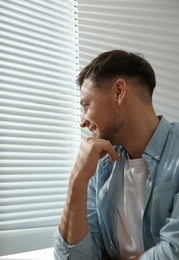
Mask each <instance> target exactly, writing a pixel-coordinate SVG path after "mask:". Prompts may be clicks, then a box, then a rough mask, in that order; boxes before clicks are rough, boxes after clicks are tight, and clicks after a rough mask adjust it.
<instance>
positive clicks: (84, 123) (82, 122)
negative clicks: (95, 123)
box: [80, 115, 89, 128]
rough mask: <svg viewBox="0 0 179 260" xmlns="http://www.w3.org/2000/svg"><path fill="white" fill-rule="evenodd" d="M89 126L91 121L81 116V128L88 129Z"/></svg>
mask: <svg viewBox="0 0 179 260" xmlns="http://www.w3.org/2000/svg"><path fill="white" fill-rule="evenodd" d="M88 126H89V121H88V119H86V118H85V116H84V115H82V116H81V122H80V127H81V128H84V127H88Z"/></svg>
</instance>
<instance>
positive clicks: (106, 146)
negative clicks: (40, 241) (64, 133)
mask: <svg viewBox="0 0 179 260" xmlns="http://www.w3.org/2000/svg"><path fill="white" fill-rule="evenodd" d="M107 153H109V154H110V157H111V160H112V161H115V160H118V155H117V153H116V151H115V150H114V148H113V147H112V145H111V143H110V142H109V141H106V140H102V139H94V138H85V139H83V141H82V143H81V146H80V149H79V153H78V156H77V160H76V162H75V165H74V168H73V170H72V173H71V177H70V182H69V191H68V197H67V201H66V205H65V208H64V211H63V214H62V217H61V222H60V224H59V230H60V232H61V235H62V236H63V239H64V240H65V241H66V243H67V244H68V245H77V244H78V243H80V241H82V240H84V239H85V238H86V237H89V230H88V220H87V188H88V183H89V180H90V179H91V177H92V176H93V175H94V173H95V171H96V168H97V164H98V160H99V159H100V158H102V157H103V156H105V155H106V154H107ZM89 241H90V239H88V242H89ZM91 243H92V239H91V242H89V248H88V250H87V251H89V250H90V247H91V246H92V245H91ZM91 256H92V255H91ZM85 257H86V256H84V258H85ZM63 259H67V258H63ZM73 259H74V258H73ZM85 259H87V258H85ZM88 259H92V258H88Z"/></svg>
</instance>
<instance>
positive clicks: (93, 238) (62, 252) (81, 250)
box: [54, 179, 104, 260]
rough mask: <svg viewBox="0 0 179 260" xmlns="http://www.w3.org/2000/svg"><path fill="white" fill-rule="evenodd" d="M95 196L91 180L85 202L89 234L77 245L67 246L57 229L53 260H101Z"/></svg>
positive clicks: (100, 241) (100, 237)
mask: <svg viewBox="0 0 179 260" xmlns="http://www.w3.org/2000/svg"><path fill="white" fill-rule="evenodd" d="M95 194H96V191H95V181H94V180H92V179H91V180H90V183H89V187H88V201H87V209H88V226H89V232H88V234H87V235H86V237H84V239H82V240H81V241H80V242H79V243H78V244H76V245H69V244H67V243H66V242H65V241H64V239H63V237H62V235H61V233H60V231H59V229H57V231H56V232H55V236H54V242H55V244H54V260H67V259H68V260H80V259H85V260H99V259H101V255H102V252H103V250H104V245H103V239H102V235H101V231H100V225H99V220H98V214H97V209H96V196H95Z"/></svg>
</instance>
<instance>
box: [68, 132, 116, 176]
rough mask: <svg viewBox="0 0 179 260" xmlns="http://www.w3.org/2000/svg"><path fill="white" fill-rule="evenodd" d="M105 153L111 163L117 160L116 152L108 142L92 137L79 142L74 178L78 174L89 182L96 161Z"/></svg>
mask: <svg viewBox="0 0 179 260" xmlns="http://www.w3.org/2000/svg"><path fill="white" fill-rule="evenodd" d="M107 153H109V156H110V158H111V161H113V162H114V161H116V160H119V157H118V155H117V153H116V151H115V150H114V148H113V146H112V144H111V143H110V142H109V141H108V140H104V139H97V138H93V137H87V138H84V139H83V140H82V142H81V145H80V148H79V152H78V156H77V159H76V163H75V165H74V169H73V171H72V173H73V174H74V175H75V176H76V175H77V174H80V176H81V178H82V179H83V178H85V179H86V180H87V181H89V179H90V178H91V177H92V176H93V175H94V174H95V171H96V168H97V164H98V160H99V159H100V158H102V157H104V156H105V155H106V154H107Z"/></svg>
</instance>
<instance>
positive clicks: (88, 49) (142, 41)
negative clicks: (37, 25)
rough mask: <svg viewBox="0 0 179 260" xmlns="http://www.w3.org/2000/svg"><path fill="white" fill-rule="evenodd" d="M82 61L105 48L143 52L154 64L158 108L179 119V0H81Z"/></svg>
mask: <svg viewBox="0 0 179 260" xmlns="http://www.w3.org/2000/svg"><path fill="white" fill-rule="evenodd" d="M78 9H79V36H80V37H79V53H80V67H81V68H82V67H83V66H84V65H86V64H87V63H88V62H89V61H90V60H91V59H92V58H94V57H95V56H96V55H98V54H99V53H101V52H103V51H107V50H112V49H122V50H127V51H130V52H135V53H141V54H143V55H144V57H145V58H146V59H147V60H148V61H149V62H150V63H151V65H152V66H153V68H154V70H155V72H156V77H157V87H156V90H155V92H154V106H155V109H156V111H157V114H163V115H165V117H166V118H167V119H168V120H169V121H175V120H177V121H179V112H178V111H179V102H178V97H179V85H178V74H179V65H178V60H179V48H178V46H179V1H178V0H171V1H166V0H128V1H124V0H78Z"/></svg>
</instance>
